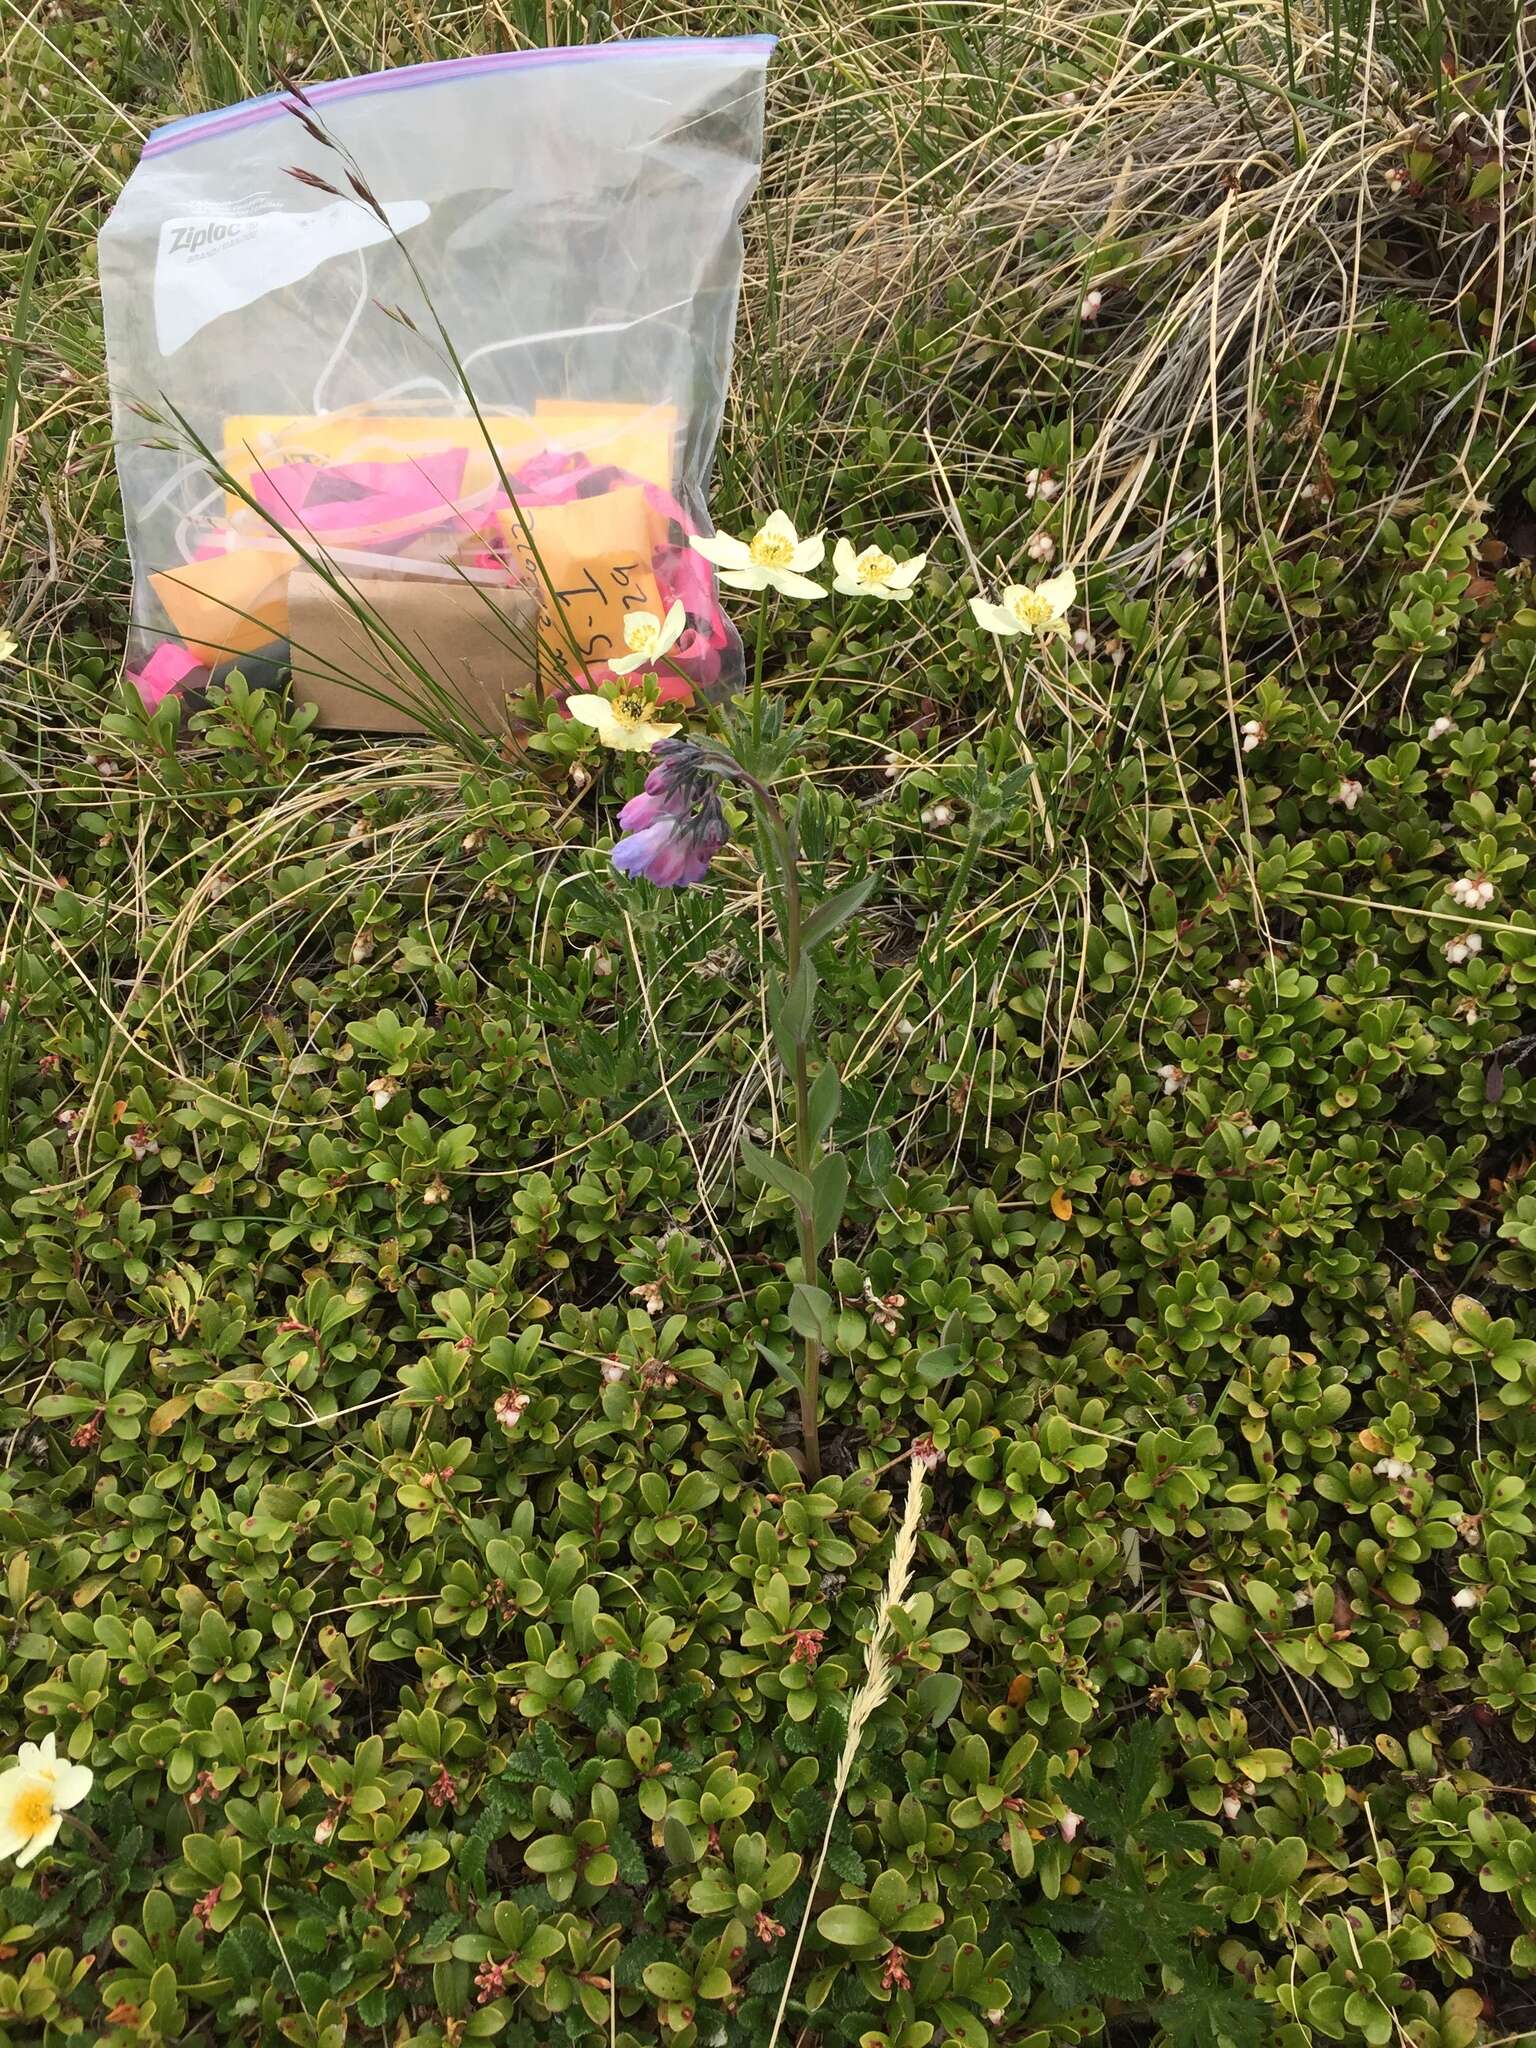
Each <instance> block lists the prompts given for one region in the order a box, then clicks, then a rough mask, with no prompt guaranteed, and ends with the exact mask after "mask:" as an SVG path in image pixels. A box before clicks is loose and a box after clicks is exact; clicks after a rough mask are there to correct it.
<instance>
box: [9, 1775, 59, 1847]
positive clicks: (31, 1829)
mask: <svg viewBox="0 0 1536 2048" xmlns="http://www.w3.org/2000/svg"><path fill="white" fill-rule="evenodd" d="M10 1819H11V1825H12V1826H13V1827H17V1828H20V1829H21V1830H22V1832H23V1833H24V1834H27V1835H38V1834H41V1833H42V1831H43V1829H44V1828H45V1827H47V1825H48V1823H49V1822H50V1821H51V1820H52V1819H53V1794H52V1792H51V1790H50V1789H49V1787H48V1786H46V1785H28V1786H27V1788H26V1790H25V1791H22V1792H18V1793H17V1794H16V1797H15V1798H14V1799H13V1800H12V1801H11V1812H10Z"/></svg>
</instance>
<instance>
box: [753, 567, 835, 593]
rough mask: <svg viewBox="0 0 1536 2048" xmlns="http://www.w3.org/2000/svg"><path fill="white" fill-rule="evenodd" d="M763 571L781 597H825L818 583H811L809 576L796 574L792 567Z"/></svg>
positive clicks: (823, 589)
mask: <svg viewBox="0 0 1536 2048" xmlns="http://www.w3.org/2000/svg"><path fill="white" fill-rule="evenodd" d="M763 573H764V574H765V575H766V576H767V578H768V581H769V584H770V585H771V586H772V588H773V589H775V590H776V591H778V593H779V595H780V596H781V597H825V596H826V594H827V593H826V590H825V588H824V587H823V586H822V585H821V584H820V583H813V582H812V581H811V579H810V577H809V576H799V575H796V573H795V571H794V570H793V569H767V570H765V571H764V572H763Z"/></svg>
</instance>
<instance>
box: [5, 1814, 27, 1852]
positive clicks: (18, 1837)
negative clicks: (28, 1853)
mask: <svg viewBox="0 0 1536 2048" xmlns="http://www.w3.org/2000/svg"><path fill="white" fill-rule="evenodd" d="M31 1839H32V1838H31V1836H30V1835H29V1834H28V1833H27V1830H26V1829H25V1828H16V1827H12V1826H11V1825H10V1824H9V1823H8V1822H4V1821H0V1857H4V1856H14V1855H15V1854H16V1852H17V1850H18V1849H25V1847H26V1846H27V1843H28V1842H29V1841H30V1840H31Z"/></svg>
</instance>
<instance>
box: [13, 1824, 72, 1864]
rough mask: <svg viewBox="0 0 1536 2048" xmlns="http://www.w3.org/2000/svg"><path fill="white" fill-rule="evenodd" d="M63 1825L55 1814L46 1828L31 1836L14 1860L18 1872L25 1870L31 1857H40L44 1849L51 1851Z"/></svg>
mask: <svg viewBox="0 0 1536 2048" xmlns="http://www.w3.org/2000/svg"><path fill="white" fill-rule="evenodd" d="M63 1825H64V1822H63V1820H62V1819H61V1818H60V1816H59V1815H58V1814H55V1815H54V1816H53V1819H52V1820H51V1821H49V1823H48V1825H47V1827H45V1828H39V1830H38V1832H37V1833H36V1834H35V1835H33V1837H32V1838H31V1840H30V1841H29V1842H28V1843H27V1846H26V1847H25V1849H23V1850H22V1851H21V1854H20V1855H19V1856H18V1857H17V1858H16V1868H17V1869H18V1870H22V1869H25V1867H26V1865H27V1864H29V1863H30V1862H31V1861H32V1859H33V1857H35V1856H41V1855H42V1853H43V1851H44V1850H45V1849H51V1848H52V1846H53V1844H54V1842H55V1840H56V1839H57V1837H58V1832H59V1829H60V1828H61V1827H63Z"/></svg>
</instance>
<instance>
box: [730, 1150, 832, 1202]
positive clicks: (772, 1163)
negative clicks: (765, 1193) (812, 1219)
mask: <svg viewBox="0 0 1536 2048" xmlns="http://www.w3.org/2000/svg"><path fill="white" fill-rule="evenodd" d="M741 1163H742V1165H743V1166H744V1167H745V1168H746V1169H747V1171H748V1173H755V1174H756V1175H757V1177H758V1179H759V1180H763V1181H766V1182H767V1183H768V1185H769V1187H771V1188H779V1189H781V1190H782V1191H783V1193H785V1194H786V1195H788V1197H789V1199H790V1200H791V1201H792V1202H793V1203H794V1205H795V1207H796V1208H797V1209H799V1210H801V1211H802V1212H803V1213H804V1214H805V1215H807V1216H809V1215H812V1214H813V1213H814V1211H815V1207H816V1195H815V1190H814V1189H813V1188H812V1186H811V1183H810V1181H809V1180H808V1179H807V1178H806V1176H805V1175H804V1174H803V1173H802V1172H801V1171H800V1169H799V1168H798V1167H797V1166H791V1165H790V1163H789V1161H788V1160H787V1159H781V1158H780V1157H779V1155H778V1153H777V1152H765V1151H764V1150H763V1148H762V1146H761V1145H754V1144H753V1142H752V1140H751V1139H750V1138H743V1139H742V1141H741Z"/></svg>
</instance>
